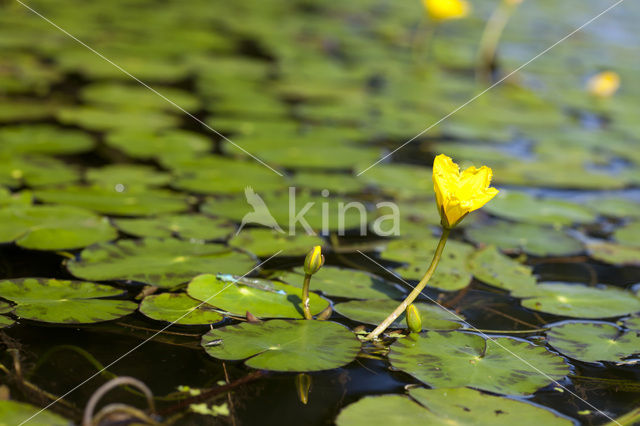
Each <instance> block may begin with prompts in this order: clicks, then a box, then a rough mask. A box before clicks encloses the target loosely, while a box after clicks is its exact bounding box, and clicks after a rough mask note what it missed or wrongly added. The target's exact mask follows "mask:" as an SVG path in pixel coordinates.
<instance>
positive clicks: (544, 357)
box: [389, 331, 569, 395]
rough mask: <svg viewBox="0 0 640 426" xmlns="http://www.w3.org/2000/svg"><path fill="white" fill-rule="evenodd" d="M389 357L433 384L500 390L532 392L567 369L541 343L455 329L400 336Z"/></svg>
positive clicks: (435, 385) (560, 377) (515, 393)
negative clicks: (487, 336) (405, 336)
mask: <svg viewBox="0 0 640 426" xmlns="http://www.w3.org/2000/svg"><path fill="white" fill-rule="evenodd" d="M389 361H390V362H391V365H393V366H394V367H395V368H398V369H400V370H402V371H404V372H406V373H408V374H410V375H412V376H413V377H415V378H416V379H418V380H420V381H422V382H424V383H426V384H428V385H429V386H431V387H433V388H441V387H457V386H468V387H472V388H476V389H481V390H486V391H489V392H494V393H498V394H505V395H529V394H532V393H533V392H535V391H536V390H538V389H540V388H542V387H545V386H547V385H549V384H551V383H553V381H554V380H560V379H562V378H563V377H564V376H566V375H567V374H568V373H569V367H568V366H567V365H566V364H565V362H564V360H563V359H562V357H560V356H558V355H554V354H552V353H551V352H549V351H548V350H546V349H545V348H544V347H541V346H536V345H533V344H531V343H528V342H525V341H522V340H517V339H513V338H510V337H493V338H491V339H490V340H489V339H488V340H485V339H483V338H482V337H481V336H478V335H475V334H469V333H463V332H459V331H449V332H436V331H429V332H427V333H423V334H420V335H418V336H415V338H414V337H411V336H410V337H408V338H405V339H400V340H398V341H397V342H395V343H394V344H393V345H392V346H391V352H390V353H389ZM541 373H543V374H541Z"/></svg>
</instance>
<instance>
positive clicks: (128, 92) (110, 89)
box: [80, 82, 199, 111]
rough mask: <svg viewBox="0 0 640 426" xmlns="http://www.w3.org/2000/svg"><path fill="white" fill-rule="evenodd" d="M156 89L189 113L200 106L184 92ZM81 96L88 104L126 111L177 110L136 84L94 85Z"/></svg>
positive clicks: (162, 88)
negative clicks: (131, 109) (137, 109)
mask: <svg viewBox="0 0 640 426" xmlns="http://www.w3.org/2000/svg"><path fill="white" fill-rule="evenodd" d="M154 89H155V90H157V91H158V92H160V93H162V95H164V96H165V97H167V98H169V99H171V101H172V102H174V103H176V104H178V105H180V106H181V107H182V108H184V109H186V110H188V111H193V110H195V109H197V108H198V106H199V102H198V99H197V98H196V97H194V96H192V95H191V94H189V93H187V92H184V91H182V90H179V89H174V88H171V87H157V86H156V87H154ZM80 96H81V97H82V99H84V100H85V101H86V102H87V103H91V104H97V105H104V106H108V107H113V108H121V109H125V110H126V109H129V108H140V109H149V110H155V109H157V110H168V111H175V108H176V107H175V106H174V105H172V104H171V103H170V102H167V101H166V100H165V99H163V98H162V97H160V96H158V95H157V94H156V93H154V92H152V91H151V90H149V89H148V88H146V87H144V86H142V85H139V84H137V83H135V82H132V83H131V84H121V83H94V84H91V85H89V86H86V87H85V88H84V89H83V90H82V93H81V95H80Z"/></svg>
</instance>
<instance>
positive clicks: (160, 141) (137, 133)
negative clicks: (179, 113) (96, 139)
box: [105, 129, 213, 160]
mask: <svg viewBox="0 0 640 426" xmlns="http://www.w3.org/2000/svg"><path fill="white" fill-rule="evenodd" d="M105 142H106V143H107V145H109V146H112V147H114V148H116V149H118V150H120V151H122V152H124V153H125V154H127V155H128V156H130V157H133V158H138V159H141V160H150V159H154V158H156V159H157V158H176V157H193V156H196V155H200V154H204V153H206V152H208V151H210V150H211V149H212V148H213V145H212V143H211V141H210V140H209V139H207V138H206V137H205V136H202V135H200V134H198V133H193V132H188V131H186V130H176V129H171V130H164V131H160V132H155V133H154V132H152V131H149V130H148V129H139V130H138V129H136V130H122V129H118V130H117V131H114V132H111V133H109V134H108V135H107V137H106V140H105Z"/></svg>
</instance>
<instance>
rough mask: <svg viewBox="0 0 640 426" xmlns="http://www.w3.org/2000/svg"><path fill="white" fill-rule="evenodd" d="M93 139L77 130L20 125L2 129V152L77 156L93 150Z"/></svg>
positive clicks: (0, 145) (0, 143)
mask: <svg viewBox="0 0 640 426" xmlns="http://www.w3.org/2000/svg"><path fill="white" fill-rule="evenodd" d="M93 145H94V142H93V139H91V137H90V136H89V135H87V134H86V133H82V132H78V131H77V130H66V129H60V128H57V127H54V126H49V125H33V124H31V125H19V126H7V127H4V128H2V129H0V152H2V153H5V152H6V153H10V154H15V155H22V154H29V155H34V154H45V155H56V154H77V153H80V152H86V151H89V150H90V149H91V148H93Z"/></svg>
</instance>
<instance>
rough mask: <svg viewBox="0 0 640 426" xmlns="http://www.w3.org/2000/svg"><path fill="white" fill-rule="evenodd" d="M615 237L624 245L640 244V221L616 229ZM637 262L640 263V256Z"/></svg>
mask: <svg viewBox="0 0 640 426" xmlns="http://www.w3.org/2000/svg"><path fill="white" fill-rule="evenodd" d="M613 238H614V239H615V240H616V241H618V242H619V243H621V244H623V245H627V246H640V222H631V223H628V224H626V225H624V226H622V227H620V228H618V229H616V231H615V232H614V233H613ZM639 253H640V252H639ZM637 262H638V263H640V257H639V258H638V261H637Z"/></svg>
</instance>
